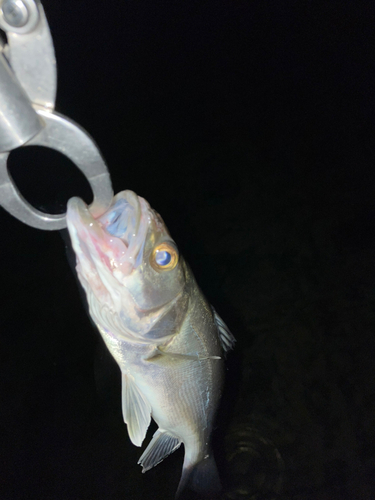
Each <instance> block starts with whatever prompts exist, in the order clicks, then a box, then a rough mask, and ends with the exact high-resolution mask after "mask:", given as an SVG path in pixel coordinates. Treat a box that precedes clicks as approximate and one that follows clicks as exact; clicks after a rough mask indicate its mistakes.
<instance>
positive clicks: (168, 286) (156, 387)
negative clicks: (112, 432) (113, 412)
mask: <svg viewBox="0 0 375 500" xmlns="http://www.w3.org/2000/svg"><path fill="white" fill-rule="evenodd" d="M67 226H68V231H69V235H70V238H71V242H72V247H73V250H74V253H75V256H76V271H77V275H78V279H79V281H80V283H81V285H82V287H83V289H84V291H85V293H86V297H87V303H88V307H89V314H90V316H91V318H92V320H93V321H94V323H95V325H96V326H97V328H98V330H99V332H100V335H101V336H102V338H103V340H104V342H105V344H106V346H107V348H108V349H109V351H110V353H111V354H112V356H113V358H114V359H115V360H116V362H117V364H118V366H119V368H120V371H121V377H122V413H123V418H124V421H125V423H126V425H127V430H128V434H129V438H130V440H131V442H132V443H133V444H134V445H136V446H142V443H143V441H144V439H145V437H146V433H147V429H148V427H149V425H150V422H151V418H152V419H153V420H154V421H155V422H156V424H157V425H158V430H157V431H156V432H155V434H154V435H153V437H152V439H151V441H150V442H149V444H148V446H147V447H146V449H145V451H144V452H143V453H142V455H141V457H140V459H139V461H138V463H139V464H140V465H141V466H142V471H143V472H146V471H148V470H149V469H151V468H152V467H154V466H155V465H157V464H158V463H160V462H161V461H162V460H163V459H164V458H166V457H167V456H168V455H170V454H171V453H173V452H174V451H175V450H176V449H177V448H179V446H180V445H181V444H182V443H183V445H184V451H185V453H184V461H183V468H182V474H181V479H180V483H179V486H178V489H177V493H176V496H179V494H180V493H181V491H182V490H183V489H185V488H186V487H187V488H189V489H192V490H195V491H197V492H199V493H203V494H205V493H207V494H208V493H209V494H211V493H216V492H218V491H219V490H220V488H221V485H220V479H219V476H218V472H217V468H216V464H215V460H214V457H213V454H212V449H211V433H212V428H213V423H214V418H215V414H216V411H217V407H218V404H219V401H220V398H221V393H222V387H223V373H224V370H223V368H224V356H225V353H226V352H228V351H229V350H230V349H232V348H233V346H234V343H235V339H234V337H233V335H232V334H231V332H230V331H229V329H228V327H227V326H226V325H225V323H224V321H223V320H222V319H221V318H220V316H219V315H218V314H217V312H216V311H215V310H214V308H213V307H212V306H211V305H210V304H209V303H208V302H207V299H206V298H205V297H204V295H203V293H202V292H201V290H200V288H199V286H198V284H197V282H196V281H195V278H194V276H193V273H192V271H191V269H190V268H189V266H188V264H187V263H186V262H185V260H184V258H183V256H182V255H181V254H180V252H179V250H178V247H177V245H176V243H175V241H174V240H173V239H172V237H171V235H170V234H169V231H168V229H167V227H166V225H165V224H164V221H163V219H162V218H161V216H160V215H159V214H158V213H157V212H156V211H155V210H153V209H152V208H151V207H150V205H149V203H148V202H147V201H146V200H145V199H143V198H141V197H139V196H137V195H136V194H135V193H134V192H133V191H130V190H126V191H122V192H120V193H118V194H117V195H116V196H114V198H113V201H112V204H111V206H110V207H109V209H108V210H107V211H106V212H105V213H104V214H103V215H101V216H100V217H96V218H95V217H94V216H93V215H92V214H91V213H90V210H89V208H88V207H87V205H86V204H85V202H84V201H83V200H81V199H80V198H77V197H74V198H72V199H70V200H69V202H68V208H67Z"/></svg>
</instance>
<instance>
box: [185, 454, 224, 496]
mask: <svg viewBox="0 0 375 500" xmlns="http://www.w3.org/2000/svg"><path fill="white" fill-rule="evenodd" d="M185 488H189V489H191V490H193V491H195V492H196V493H199V494H200V495H204V496H206V495H211V496H216V495H218V494H219V493H220V492H221V489H222V488H221V482H220V478H219V472H218V470H217V467H216V462H215V459H214V457H213V455H212V453H209V454H207V455H206V456H205V457H204V458H203V460H201V461H200V462H198V463H195V464H187V463H186V460H184V466H183V469H182V475H181V480H180V483H179V485H178V488H177V492H176V499H177V498H178V497H179V496H180V495H181V492H182V491H183V490H184V489H185Z"/></svg>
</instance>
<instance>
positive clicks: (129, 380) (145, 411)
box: [122, 373, 151, 446]
mask: <svg viewBox="0 0 375 500" xmlns="http://www.w3.org/2000/svg"><path fill="white" fill-rule="evenodd" d="M122 415H123V417H124V421H125V423H126V424H127V426H128V433H129V437H130V440H131V442H132V443H133V444H135V445H136V446H141V445H142V442H143V440H144V438H145V436H146V432H147V429H148V426H149V425H150V422H151V405H150V403H149V402H148V401H147V399H146V398H145V397H144V396H143V394H142V393H141V391H140V390H139V389H138V387H137V385H136V383H135V381H134V378H133V377H132V376H131V375H129V374H128V373H123V374H122Z"/></svg>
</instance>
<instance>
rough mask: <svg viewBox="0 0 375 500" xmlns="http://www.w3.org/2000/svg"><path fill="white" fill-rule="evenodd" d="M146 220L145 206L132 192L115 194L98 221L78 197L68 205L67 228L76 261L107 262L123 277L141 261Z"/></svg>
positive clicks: (147, 218)
mask: <svg viewBox="0 0 375 500" xmlns="http://www.w3.org/2000/svg"><path fill="white" fill-rule="evenodd" d="M149 220H150V212H149V206H148V203H147V202H146V201H145V200H143V199H142V198H139V197H138V196H137V195H136V194H135V193H133V192H132V191H122V192H121V193H118V194H117V195H116V196H115V197H114V199H113V202H112V205H111V206H110V208H109V209H108V210H107V211H106V212H105V213H104V214H103V215H101V216H100V217H98V218H97V219H95V218H94V217H93V216H92V214H91V213H90V211H89V209H88V207H87V205H86V204H85V203H84V202H83V201H82V200H81V199H80V198H72V199H70V200H69V202H68V210H67V222H68V229H69V232H70V235H71V239H72V244H73V248H74V250H75V252H76V254H77V256H78V258H79V257H80V256H85V257H86V258H88V259H89V260H91V261H92V263H93V264H95V261H97V263H99V262H101V263H106V264H107V266H108V267H110V268H111V269H112V270H114V269H118V270H120V271H121V273H122V274H123V275H128V274H130V273H131V272H132V270H133V269H135V268H137V267H138V266H139V265H140V264H141V262H142V258H143V250H144V244H145V240H146V235H147V229H148V223H149ZM95 267H96V266H95Z"/></svg>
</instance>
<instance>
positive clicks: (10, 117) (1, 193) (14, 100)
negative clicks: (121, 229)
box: [0, 0, 113, 230]
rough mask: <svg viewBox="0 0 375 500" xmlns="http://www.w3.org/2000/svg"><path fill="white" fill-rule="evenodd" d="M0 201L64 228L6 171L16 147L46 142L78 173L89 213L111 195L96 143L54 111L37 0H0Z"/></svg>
mask: <svg viewBox="0 0 375 500" xmlns="http://www.w3.org/2000/svg"><path fill="white" fill-rule="evenodd" d="M0 29H2V30H3V31H4V32H5V33H6V36H7V44H6V45H3V46H0V205H2V206H3V207H4V208H5V210H7V211H8V212H9V213H11V214H12V215H13V216H14V217H16V218H17V219H19V220H21V221H22V222H24V223H25V224H28V225H29V226H33V227H36V228H39V229H47V230H54V229H62V228H64V227H66V220H65V215H52V214H45V213H43V212H40V211H39V210H37V209H36V208H34V207H32V206H31V205H30V204H29V203H28V202H27V201H26V200H25V199H24V198H23V197H22V195H21V194H20V192H19V191H18V189H17V187H16V186H15V184H14V182H13V180H12V178H11V177H10V175H9V172H8V169H7V159H8V156H9V153H10V152H11V151H12V150H13V149H16V148H18V147H21V146H31V145H33V146H45V147H48V148H51V149H55V150H57V151H59V152H60V153H63V154H64V155H66V156H67V157H68V158H69V159H70V160H72V161H73V163H75V165H76V166H77V167H78V168H79V169H80V170H81V171H82V172H83V174H84V175H85V176H86V178H87V180H88V182H89V183H90V186H91V189H92V191H93V194H94V201H93V203H92V205H91V206H90V211H91V212H92V213H93V215H94V216H95V217H96V216H99V215H101V214H102V213H103V212H104V211H105V210H106V209H107V208H108V207H109V205H110V202H111V200H112V197H113V191H112V186H111V180H110V176H109V172H108V169H107V167H106V164H105V162H104V159H103V158H102V156H101V154H100V152H99V150H98V148H97V146H96V144H95V142H94V141H93V139H92V138H91V137H90V136H89V135H88V134H87V132H86V131H85V130H83V128H81V127H80V126H79V125H77V124H76V123H74V122H73V121H72V120H70V119H68V118H66V117H64V116H63V115H60V114H58V113H56V112H54V111H53V110H54V106H55V96H56V82H57V72H56V61H55V54H54V49H53V42H52V37H51V33H50V31H49V27H48V23H47V19H46V16H45V14H44V10H43V7H42V5H41V3H40V1H39V0H35V1H34V0H0Z"/></svg>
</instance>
